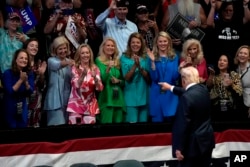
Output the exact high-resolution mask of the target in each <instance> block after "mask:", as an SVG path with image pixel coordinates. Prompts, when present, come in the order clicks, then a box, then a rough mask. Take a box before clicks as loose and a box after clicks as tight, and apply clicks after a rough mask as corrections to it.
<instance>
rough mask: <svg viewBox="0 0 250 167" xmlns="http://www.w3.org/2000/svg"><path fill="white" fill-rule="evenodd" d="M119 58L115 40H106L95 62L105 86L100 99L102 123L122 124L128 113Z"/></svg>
mask: <svg viewBox="0 0 250 167" xmlns="http://www.w3.org/2000/svg"><path fill="white" fill-rule="evenodd" d="M118 56H119V51H118V49H117V45H116V42H115V40H114V39H112V38H105V39H104V40H103V42H102V44H101V45H100V49H99V55H98V57H97V58H96V60H95V63H96V65H97V66H98V67H99V69H100V72H101V79H102V82H103V84H104V90H103V91H102V92H100V94H99V97H98V104H99V107H100V111H101V113H100V122H101V123H121V122H123V120H124V115H125V112H126V111H125V102H124V96H123V86H124V79H123V78H122V74H121V70H120V61H119V57H118Z"/></svg>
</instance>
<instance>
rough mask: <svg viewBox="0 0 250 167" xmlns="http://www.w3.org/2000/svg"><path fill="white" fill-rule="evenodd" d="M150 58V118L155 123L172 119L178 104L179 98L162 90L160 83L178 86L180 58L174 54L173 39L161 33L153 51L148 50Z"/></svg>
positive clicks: (157, 37) (155, 41)
mask: <svg viewBox="0 0 250 167" xmlns="http://www.w3.org/2000/svg"><path fill="white" fill-rule="evenodd" d="M148 55H149V57H150V60H151V61H150V64H151V69H150V77H151V80H152V83H151V86H150V102H149V104H150V105H149V106H150V116H151V118H152V121H153V122H163V121H164V120H166V119H169V120H170V119H171V118H172V117H173V116H174V114H175V112H176V107H177V104H178V96H176V95H174V94H172V93H171V92H170V91H165V90H162V89H161V86H160V85H159V84H158V83H160V82H168V83H169V84H171V85H176V84H177V83H178V80H179V77H180V75H179V71H178V66H179V57H178V55H177V54H176V53H175V52H174V50H173V46H172V40H171V37H170V36H169V35H168V34H167V33H166V32H164V31H161V32H160V33H159V34H158V35H157V36H156V38H155V40H154V47H153V51H152V52H151V51H150V50H148Z"/></svg>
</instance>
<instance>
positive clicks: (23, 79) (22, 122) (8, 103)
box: [2, 49, 34, 128]
mask: <svg viewBox="0 0 250 167" xmlns="http://www.w3.org/2000/svg"><path fill="white" fill-rule="evenodd" d="M2 81H3V87H4V97H3V101H4V103H3V104H4V116H5V117H4V118H5V121H6V123H7V126H8V127H9V128H24V127H27V125H28V105H27V100H26V99H27V98H28V97H29V96H30V95H31V94H32V92H33V90H34V75H33V72H32V71H31V68H30V60H29V54H28V52H27V51H26V50H25V49H19V50H17V51H16V52H15V54H14V57H13V60H12V63H11V68H10V69H7V70H5V72H4V73H3V80H2Z"/></svg>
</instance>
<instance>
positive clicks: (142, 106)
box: [120, 33, 150, 123]
mask: <svg viewBox="0 0 250 167" xmlns="http://www.w3.org/2000/svg"><path fill="white" fill-rule="evenodd" d="M120 61H121V67H122V74H123V77H124V79H125V87H124V97H125V103H126V110H127V115H126V122H130V123H135V122H147V120H148V88H149V86H148V85H149V82H150V76H149V66H148V58H147V53H146V45H145V43H144V39H143V37H142V35H141V34H139V33H133V34H131V35H130V37H129V40H128V45H127V50H126V52H125V53H123V54H122V56H121V58H120Z"/></svg>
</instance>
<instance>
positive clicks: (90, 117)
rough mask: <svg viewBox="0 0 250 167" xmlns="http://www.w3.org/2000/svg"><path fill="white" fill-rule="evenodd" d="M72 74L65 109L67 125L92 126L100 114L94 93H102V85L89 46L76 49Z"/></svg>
mask: <svg viewBox="0 0 250 167" xmlns="http://www.w3.org/2000/svg"><path fill="white" fill-rule="evenodd" d="M72 74H73V77H72V80H71V85H72V89H71V93H70V97H69V102H68V107H67V111H68V112H69V124H94V123H96V115H97V114H99V112H100V111H99V106H98V103H97V99H96V95H95V91H102V89H103V84H102V81H101V78H100V70H99V68H98V67H97V66H96V65H95V64H94V60H93V52H92V50H91V48H90V46H89V45H87V44H82V45H80V46H79V48H78V49H77V51H76V54H75V65H74V66H72Z"/></svg>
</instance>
